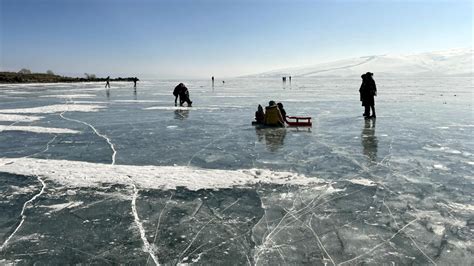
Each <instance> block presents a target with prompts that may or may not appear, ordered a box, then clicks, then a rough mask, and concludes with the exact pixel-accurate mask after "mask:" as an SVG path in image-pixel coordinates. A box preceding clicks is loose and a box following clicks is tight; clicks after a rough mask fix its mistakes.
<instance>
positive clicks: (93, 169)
mask: <svg viewBox="0 0 474 266" xmlns="http://www.w3.org/2000/svg"><path fill="white" fill-rule="evenodd" d="M0 171H1V172H5V173H12V174H18V175H38V176H41V177H43V178H45V180H49V181H53V182H56V183H59V184H62V185H66V186H69V187H97V186H99V185H101V184H104V183H113V184H123V185H130V180H133V182H134V183H135V184H136V185H137V187H138V188H139V189H147V188H149V189H163V190H170V189H175V188H176V187H186V188H187V189H189V190H199V189H220V188H231V187H246V186H251V185H255V184H258V183H262V184H288V185H308V184H311V183H323V181H321V180H320V179H317V178H311V177H306V176H303V175H299V174H295V173H290V172H274V171H271V170H264V169H248V170H217V169H199V168H194V167H188V166H136V165H110V164H100V163H89V162H79V161H65V160H42V159H33V158H2V159H0Z"/></svg>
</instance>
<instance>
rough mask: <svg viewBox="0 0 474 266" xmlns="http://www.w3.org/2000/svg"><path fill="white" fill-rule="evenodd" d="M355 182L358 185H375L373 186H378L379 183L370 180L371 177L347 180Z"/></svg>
mask: <svg viewBox="0 0 474 266" xmlns="http://www.w3.org/2000/svg"><path fill="white" fill-rule="evenodd" d="M347 181H349V182H351V183H353V184H357V185H362V186H366V187H373V186H377V184H376V183H375V182H374V181H372V180H369V179H363V178H361V179H349V180H347Z"/></svg>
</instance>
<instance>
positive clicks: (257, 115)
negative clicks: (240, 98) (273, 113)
mask: <svg viewBox="0 0 474 266" xmlns="http://www.w3.org/2000/svg"><path fill="white" fill-rule="evenodd" d="M255 121H256V122H257V124H263V122H264V121H265V112H263V107H262V106H261V105H260V104H259V105H258V108H257V111H256V112H255Z"/></svg>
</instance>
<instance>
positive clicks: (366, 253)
mask: <svg viewBox="0 0 474 266" xmlns="http://www.w3.org/2000/svg"><path fill="white" fill-rule="evenodd" d="M417 220H418V218H415V219H413V220H411V221H410V222H409V223H407V224H406V225H405V226H403V227H402V228H400V229H399V230H398V231H397V232H396V233H395V234H393V235H392V236H391V237H390V238H388V239H385V240H384V241H382V242H381V243H379V244H377V245H375V246H374V247H372V248H371V249H369V250H368V251H366V252H364V253H362V254H360V255H358V256H355V257H354V258H352V259H349V260H346V261H343V262H341V263H339V264H338V265H342V264H345V263H349V262H351V261H354V260H358V259H359V258H361V257H363V256H365V255H368V254H370V253H372V252H373V251H375V250H376V249H377V248H379V247H381V246H383V245H385V244H387V243H388V242H390V240H392V239H393V238H394V237H396V236H397V235H398V234H399V233H401V232H402V231H403V230H405V228H407V227H408V226H410V225H411V224H412V223H414V222H415V221H417Z"/></svg>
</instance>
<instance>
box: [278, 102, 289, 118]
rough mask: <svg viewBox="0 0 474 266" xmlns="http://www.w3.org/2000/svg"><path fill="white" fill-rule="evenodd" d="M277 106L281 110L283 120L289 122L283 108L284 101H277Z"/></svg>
mask: <svg viewBox="0 0 474 266" xmlns="http://www.w3.org/2000/svg"><path fill="white" fill-rule="evenodd" d="M277 106H278V109H279V110H280V113H281V117H283V121H285V122H287V121H286V111H285V109H284V108H283V104H282V103H277Z"/></svg>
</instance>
